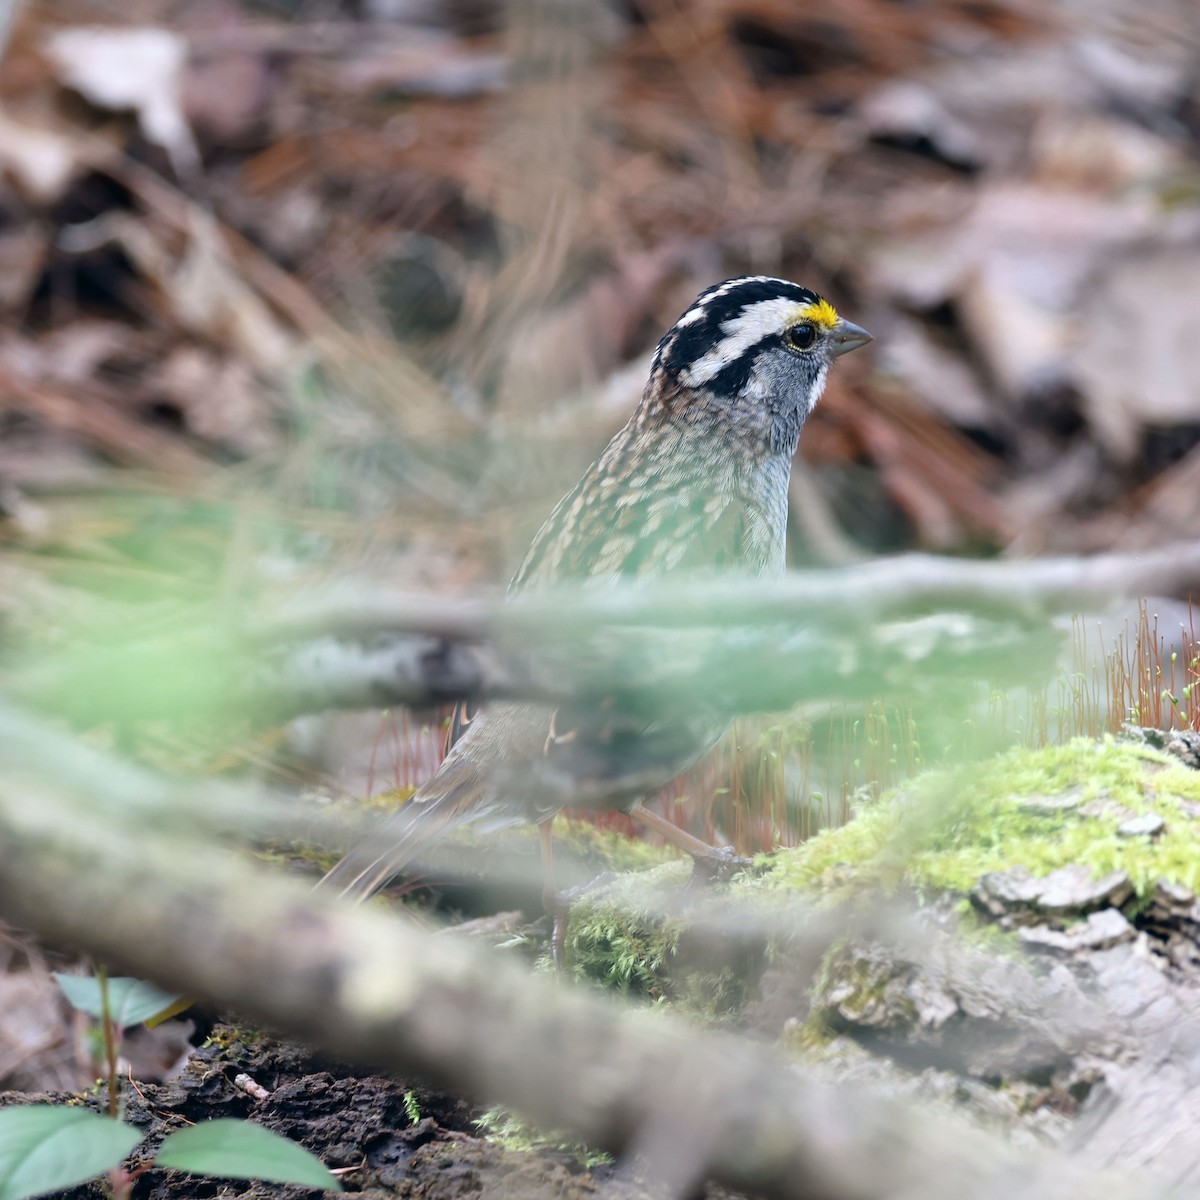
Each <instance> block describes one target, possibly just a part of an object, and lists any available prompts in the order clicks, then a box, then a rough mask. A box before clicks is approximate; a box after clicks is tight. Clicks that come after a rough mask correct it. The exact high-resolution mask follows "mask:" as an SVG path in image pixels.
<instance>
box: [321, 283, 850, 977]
mask: <svg viewBox="0 0 1200 1200" xmlns="http://www.w3.org/2000/svg"><path fill="white" fill-rule="evenodd" d="M871 340H872V338H871V335H870V334H869V333H867V331H866V330H865V329H862V328H861V327H859V326H858V325H855V324H852V323H851V322H850V321H847V320H845V319H844V318H842V317H841V316H839V314H838V312H837V311H836V309H835V308H834V307H833V305H832V304H830V303H829V301H828V300H825V299H824V298H823V297H821V296H820V295H818V294H817V293H816V292H813V291H810V290H809V289H808V288H805V287H801V286H800V285H798V284H795V283H791V282H789V281H787V280H784V279H775V278H772V277H770V276H764V275H746V276H738V277H736V278H733V279H727V280H724V281H723V282H721V283H717V284H714V285H713V286H711V287H709V288H707V289H705V290H704V291H702V292H701V293H700V294H699V295H698V296H697V297H696V299H695V300H694V301H693V303H692V304H691V305H690V306H689V307H688V308H687V309H686V310H685V311H684V312H683V314H682V315H681V316H680V317H679V319H678V320H677V321H676V322H675V324H674V325H673V326H671V328H670V329H669V330H668V331H667V332H666V333H665V334H664V335H663V337H662V339H661V341H660V342H659V343H658V346H657V349H656V350H655V353H654V356H653V359H652V360H651V366H650V374H649V379H648V381H647V383H646V386H645V390H644V392H643V394H642V398H641V401H640V403H639V404H638V406H637V408H636V410H635V411H634V413H633V415H632V416H631V417H630V419H629V421H628V423H627V424H626V425H625V426H624V428H622V429H621V430H620V432H619V433H617V434H616V436H615V437H613V439H612V441H611V442H609V444H608V446H607V447H606V448H605V449H604V451H603V452H602V453H601V454H600V456H599V457H598V458H597V459H596V460H595V462H593V463H592V465H591V466H590V467H589V468H588V469H587V471H585V472H584V475H583V477H582V478H581V479H580V480H579V482H578V483H577V484H576V485H575V487H574V488H572V489H571V491H569V492H568V493H567V494H566V495H565V496H564V497H563V498H562V500H560V501H559V503H558V505H557V506H556V507H555V508H554V510H553V511H552V512H551V514H550V516H549V517H548V518H547V519H546V521H545V523H544V524H543V525H542V527H541V529H540V530H539V531H538V533H537V534H536V535H535V537H534V539H533V542H532V543H531V545H530V547H529V550H528V552H527V553H526V554H525V557H524V559H523V561H522V562H521V564H520V566H519V567H518V569H517V572H516V574H515V575H514V576H513V579H512V582H511V584H510V586H509V594H510V595H515V594H520V593H527V592H530V591H534V590H536V589H544V588H553V587H562V586H563V585H570V584H575V583H583V584H586V585H587V586H589V587H594V586H597V585H603V584H604V583H606V582H609V581H620V580H627V579H632V580H636V581H645V580H657V579H660V578H661V579H672V578H680V577H684V578H688V577H691V576H693V575H707V576H713V575H716V576H719V577H726V576H742V577H746V578H748V579H751V580H752V579H755V578H765V577H775V576H779V575H781V574H782V573H783V571H784V569H785V546H786V537H787V514H788V481H789V478H790V473H791V466H792V458H793V456H794V455H795V452H796V447H797V443H798V441H799V437H800V430H801V427H802V426H803V424H804V422H805V420H806V419H807V418H808V416H809V414H810V413H811V412H812V410H813V407H814V406H815V404H816V403H817V401H818V399H819V398H820V396H821V394H822V392H823V390H824V387H825V381H826V377H827V375H828V372H829V368H830V366H831V364H832V363H833V361H834V360H835V359H837V358H839V357H841V356H842V355H843V354H846V353H847V352H849V351H852V350H855V349H857V348H859V347H860V346H863V345H866V343H868V342H869V341H871ZM728 725H729V718H728V715H726V714H721V713H719V712H716V711H715V710H714V711H706V710H705V708H704V706H703V705H702V704H699V705H695V706H692V707H690V708H689V710H688V711H687V712H686V713H684V712H681V713H679V714H674V715H672V714H662V715H656V714H643V715H641V716H640V717H638V718H636V719H633V720H631V719H630V717H629V714H624V715H622V714H619V713H614V712H613V711H611V709H606V708H605V706H603V705H600V706H597V705H592V706H590V707H589V706H587V705H583V704H580V705H577V706H562V705H560V706H559V707H557V708H552V707H549V706H546V705H539V704H533V703H521V702H494V703H491V704H488V705H484V706H482V707H481V708H480V709H479V710H478V711H477V712H474V711H472V710H471V709H470V707H468V706H460V708H459V709H458V710H456V712H455V715H454V717H453V718H452V724H451V736H450V739H449V740H450V741H452V743H453V744H452V745H451V747H450V749H449V751H448V753H447V755H446V758H445V759H444V761H443V762H442V764H441V766H440V768H439V769H438V770H437V772H436V773H435V774H434V775H433V776H432V777H431V778H430V779H429V780H428V781H427V782H426V783H424V784H423V785H422V786H421V787H419V788H418V789H417V791H416V793H415V794H414V795H413V797H412V799H411V800H410V801H409V802H408V803H407V804H405V805H403V806H402V807H401V808H400V809H398V810H397V811H396V812H395V813H393V814H391V815H390V816H388V817H387V818H385V819H384V821H383V822H382V824H381V825H379V826H378V827H377V828H375V829H374V830H372V831H371V832H370V834H369V835H368V836H366V837H364V838H363V839H362V840H361V841H360V842H359V843H358V844H356V845H354V846H352V847H351V849H350V851H349V852H348V853H347V854H346V855H345V857H344V858H343V859H342V860H341V861H340V862H339V863H338V864H337V865H336V866H334V868H333V869H332V870H331V871H329V872H328V874H327V875H326V876H325V877H324V879H323V880H322V881H321V886H324V887H326V888H330V889H334V890H335V891H336V892H337V893H338V894H340V895H342V896H344V897H347V898H350V899H354V900H364V899H366V898H368V897H369V896H371V895H373V894H374V893H375V892H376V891H378V890H379V889H380V888H381V887H383V886H384V884H386V883H387V881H388V880H389V879H390V878H392V877H393V876H394V875H396V874H398V873H399V872H400V871H401V870H402V869H403V868H404V867H405V866H406V865H408V864H409V863H410V862H412V861H413V859H414V858H415V857H416V856H417V855H419V854H420V853H421V851H422V850H423V849H424V848H426V847H427V846H428V845H429V844H430V843H431V842H432V841H433V840H434V839H437V838H439V837H440V836H441V835H443V834H444V833H446V832H447V831H449V830H450V829H453V828H455V827H458V826H465V825H473V826H474V827H475V828H476V829H478V830H479V831H480V832H489V831H491V830H493V829H499V828H504V827H507V826H514V825H519V824H523V823H536V824H537V825H538V827H539V832H540V834H541V846H542V856H543V861H544V867H545V878H546V884H545V888H544V892H543V899H544V903H545V905H546V907H547V910H548V911H549V912H550V913H551V915H552V917H553V919H554V934H553V941H554V948H555V951H556V955H555V957H556V960H557V957H558V952H559V950H560V947H561V942H562V938H563V936H564V934H563V929H564V922H565V914H564V913H563V911H562V908H561V902H560V900H559V898H558V896H557V893H556V892H555V891H554V889H553V884H552V873H553V864H552V850H551V836H550V830H551V823H552V821H553V819H554V815H555V813H556V812H557V811H558V810H559V809H560V808H562V807H565V806H566V805H567V804H568V803H569V804H570V805H571V806H572V807H574V808H579V807H585V808H586V807H591V808H597V809H624V810H625V811H628V812H629V813H631V814H632V815H633V816H634V817H636V818H637V819H639V820H641V821H642V822H643V823H645V824H647V825H649V826H650V827H652V828H654V829H656V830H657V831H658V832H659V833H660V834H662V835H663V836H665V837H666V838H667V839H668V840H670V841H672V842H674V843H675V844H677V845H680V846H682V848H683V849H685V850H687V851H688V852H689V853H691V854H692V855H693V857H694V858H695V859H696V860H697V861H698V862H702V861H705V860H707V861H709V862H719V861H722V860H723V859H727V858H728V857H729V856H730V855H731V854H732V851H731V850H730V849H729V848H717V847H712V846H709V845H708V844H707V843H706V842H703V841H702V840H700V839H699V838H695V837H693V836H692V835H691V834H689V833H687V832H686V831H685V830H683V829H681V828H679V826H677V825H675V824H674V823H673V822H671V821H668V820H667V819H666V818H665V817H662V816H659V815H658V814H655V813H653V812H651V811H650V810H648V809H646V808H644V807H643V806H642V800H643V799H644V798H645V797H647V796H651V795H653V794H654V792H656V791H657V789H658V788H659V787H661V786H662V785H663V784H665V783H667V782H668V781H670V780H671V779H673V778H674V777H675V776H676V775H678V774H680V773H681V772H682V771H684V770H686V769H687V768H688V767H689V766H690V765H691V764H692V763H694V762H696V761H697V760H698V759H699V758H701V757H702V756H703V755H704V754H705V753H707V752H708V751H709V750H710V749H711V748H712V747H713V746H714V745H715V744H716V742H717V741H718V740H719V739H720V738H721V736H722V735H723V734H724V732H725V731H726V729H727V728H728Z"/></svg>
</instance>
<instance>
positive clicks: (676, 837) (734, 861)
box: [629, 802, 753, 877]
mask: <svg viewBox="0 0 1200 1200" xmlns="http://www.w3.org/2000/svg"><path fill="white" fill-rule="evenodd" d="M629 815H630V816H631V817H636V818H637V820H639V821H641V822H642V824H643V825H647V826H649V827H650V828H651V829H653V830H654V832H655V833H657V834H660V835H661V836H662V837H664V838H666V839H667V841H668V842H670V843H671V844H672V845H673V846H678V847H679V848H680V849H681V850H686V851H687V852H688V853H689V854H690V855H691V856H692V864H693V871H694V872H695V873H697V874H700V875H706V876H710V877H718V876H720V875H722V874H724V873H728V872H731V871H735V870H739V869H740V868H742V867H748V866H750V865H751V864H752V863H753V859H749V858H742V857H741V856H740V855H738V854H736V853H735V852H734V849H733V847H732V846H710V845H709V844H708V843H707V842H706V841H703V840H702V839H700V838H698V837H693V836H692V834H690V833H688V831H687V830H686V829H680V828H679V826H678V825H676V824H675V822H674V821H668V820H667V818H666V817H663V816H659V814H658V813H656V812H651V811H650V810H649V809H648V808H643V807H642V805H641V803H640V802H639V803H638V804H635V805H634V806H633V807H632V808H631V809H630V810H629Z"/></svg>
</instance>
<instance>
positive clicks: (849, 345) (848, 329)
mask: <svg viewBox="0 0 1200 1200" xmlns="http://www.w3.org/2000/svg"><path fill="white" fill-rule="evenodd" d="M874 340H875V339H874V338H873V337H871V335H870V334H869V333H868V332H867V331H866V330H865V329H863V328H862V327H861V326H859V325H852V324H851V323H850V322H849V321H838V323H837V324H836V325H835V326H834V327H833V337H832V338H831V339H830V342H831V345H830V349H829V353H830V355H831V356H832V357H833V358H841V356H842V355H843V354H849V353H850V351H851V350H857V349H858V348H859V346H865V345H866V344H867V343H868V342H872V341H874Z"/></svg>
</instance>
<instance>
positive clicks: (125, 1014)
mask: <svg viewBox="0 0 1200 1200" xmlns="http://www.w3.org/2000/svg"><path fill="white" fill-rule="evenodd" d="M54 978H55V979H56V980H57V981H58V986H59V987H60V988H62V990H63V995H65V996H66V998H67V999H68V1000H69V1001H70V1002H71V1006H72V1007H73V1008H77V1009H79V1011H80V1012H85V1013H87V1014H88V1016H89V1017H97V1018H98V1017H101V1016H103V1015H104V1006H103V1004H102V1003H101V1000H100V981H99V980H98V979H95V978H94V977H92V976H90V975H63V974H61V973H60V972H58V971H55V973H54ZM180 999H181V997H180V996H179V995H178V994H177V993H172V992H164V991H163V990H162V989H161V988H156V987H155V986H154V984H152V983H147V982H146V981H145V980H144V979H132V978H130V977H129V976H121V977H118V978H117V979H110V980H109V981H108V1003H109V1009H110V1011H109V1017H110V1018H111V1019H112V1021H113V1023H114V1024H115V1025H117V1026H118V1027H119V1028H121V1029H128V1028H129V1027H130V1026H131V1025H140V1024H142V1022H143V1021H149V1020H151V1019H152V1018H154V1017H157V1016H159V1015H160V1014H162V1013H164V1012H166V1011H167V1010H168V1009H170V1008H173V1007H175V1006H176V1005H177V1004H178V1003H179V1001H180Z"/></svg>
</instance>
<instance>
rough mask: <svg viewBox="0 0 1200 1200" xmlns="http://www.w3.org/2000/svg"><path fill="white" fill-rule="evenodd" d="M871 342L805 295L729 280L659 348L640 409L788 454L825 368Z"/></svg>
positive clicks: (792, 288)
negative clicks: (703, 423) (714, 423)
mask: <svg viewBox="0 0 1200 1200" xmlns="http://www.w3.org/2000/svg"><path fill="white" fill-rule="evenodd" d="M870 340H871V335H870V334H869V333H867V331H866V330H865V329H861V328H859V326H857V325H853V324H851V323H850V322H849V321H847V320H845V319H843V318H842V317H840V316H838V313H837V311H836V309H834V307H833V305H832V304H830V303H829V301H828V300H824V299H822V298H821V297H820V296H818V295H817V293H816V292H811V291H809V290H808V288H803V287H800V286H799V285H798V284H795V283H789V282H788V281H787V280H786V279H772V278H770V277H769V276H765V275H745V276H739V277H738V278H736V279H727V280H725V282H724V283H718V284H715V285H714V286H713V287H710V288H708V289H707V290H705V291H703V292H701V293H700V295H699V296H697V297H696V299H695V301H694V302H693V303H692V305H691V306H690V307H689V308H688V309H687V311H686V312H684V313H683V315H682V316H681V317H680V318H679V320H678V321H676V322H675V324H674V325H673V326H672V327H671V328H670V329H669V330H668V331H667V333H666V334H665V335H664V337H663V339H662V341H661V342H659V344H658V350H657V352H656V354H655V356H654V362H653V365H652V367H651V372H650V383H649V385H648V387H647V390H646V396H645V400H644V402H643V404H644V406H645V407H646V408H647V410H648V411H650V412H653V411H654V410H656V409H657V410H659V411H664V412H683V414H684V416H685V419H699V418H702V417H703V415H704V414H705V413H706V412H709V411H711V412H712V414H713V416H714V417H715V418H716V419H718V420H720V421H721V422H723V423H724V424H725V425H727V426H731V427H732V428H733V429H734V430H735V431H736V430H737V429H739V428H742V429H744V430H745V431H746V432H747V433H748V434H752V435H757V434H762V435H765V436H766V437H768V439H769V441H770V443H771V448H772V449H773V450H775V451H777V452H779V453H787V454H791V453H794V451H795V448H796V439H797V438H798V437H799V433H800V426H801V425H802V424H803V423H804V420H805V418H806V417H807V416H808V414H809V413H810V412H811V411H812V409H813V406H814V405H815V404H816V402H817V400H818V399H819V398H820V395H821V392H822V390H823V389H824V387H825V378H826V375H827V374H828V371H829V366H830V364H831V363H832V362H833V360H834V359H835V358H838V357H840V356H841V355H843V354H846V353H848V352H849V351H851V350H856V349H857V348H858V347H859V346H864V345H866V344H867V342H869V341H870ZM685 409H691V410H692V411H691V412H685V411H684V410H685Z"/></svg>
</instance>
